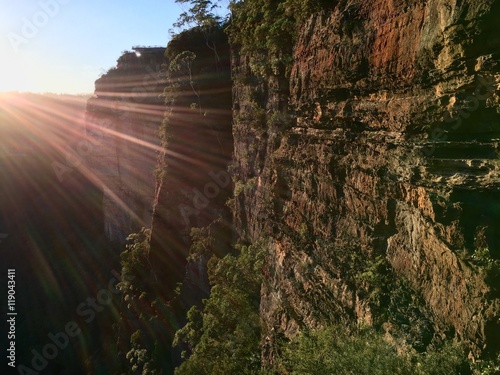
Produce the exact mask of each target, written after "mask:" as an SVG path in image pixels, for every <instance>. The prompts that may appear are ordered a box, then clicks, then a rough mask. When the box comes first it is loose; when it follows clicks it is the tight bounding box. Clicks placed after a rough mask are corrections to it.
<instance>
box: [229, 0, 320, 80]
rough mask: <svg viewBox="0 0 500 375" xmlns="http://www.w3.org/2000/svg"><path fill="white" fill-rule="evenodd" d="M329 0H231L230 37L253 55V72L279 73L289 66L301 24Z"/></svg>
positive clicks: (235, 43) (262, 73)
mask: <svg viewBox="0 0 500 375" xmlns="http://www.w3.org/2000/svg"><path fill="white" fill-rule="evenodd" d="M326 3H328V2H326V1H324V2H323V1H315V0H281V1H268V0H252V1H232V2H231V3H230V6H229V7H230V9H231V11H232V19H231V24H230V26H229V27H228V34H229V38H230V41H231V42H232V43H233V44H234V45H238V46H240V48H241V54H243V55H248V56H252V61H251V65H253V66H252V70H253V71H254V73H256V74H257V75H260V76H265V75H267V74H268V73H270V72H274V73H275V74H276V73H277V70H279V68H280V65H281V64H283V65H285V67H286V68H288V67H289V66H290V63H291V55H292V48H293V45H294V43H295V42H296V38H297V35H298V30H299V27H300V26H301V25H302V24H303V23H304V22H305V21H306V20H307V18H308V17H309V16H310V15H311V14H313V13H314V12H316V11H319V10H321V9H322V8H323V7H324V6H325V4H326Z"/></svg>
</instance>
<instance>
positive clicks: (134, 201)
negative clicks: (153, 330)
mask: <svg viewBox="0 0 500 375" xmlns="http://www.w3.org/2000/svg"><path fill="white" fill-rule="evenodd" d="M164 51H165V48H154V47H153V48H142V47H136V48H135V51H134V52H126V53H124V54H123V55H122V56H121V57H120V59H119V60H118V64H117V66H116V67H115V68H112V69H110V70H109V71H108V72H107V73H106V74H105V75H103V76H102V77H101V78H99V79H98V80H97V81H96V92H95V97H94V98H91V99H90V100H89V102H88V105H87V114H86V123H87V124H86V128H87V136H88V143H87V144H85V145H82V147H81V148H82V152H84V153H85V156H86V165H87V166H88V167H89V169H90V170H91V171H92V173H93V174H94V175H95V177H96V178H97V179H98V180H99V183H100V185H101V186H102V189H103V195H104V203H103V204H104V226H105V228H104V231H105V234H106V236H107V238H108V239H109V240H111V241H113V242H115V243H117V244H123V243H124V242H125V239H126V237H127V236H128V235H129V234H130V233H132V232H136V231H138V230H139V229H140V228H141V227H146V228H149V227H151V220H152V202H153V200H154V192H155V185H156V178H155V176H154V171H155V168H156V163H157V158H158V155H159V152H160V151H161V148H160V141H159V138H158V129H159V127H160V124H161V121H162V119H163V112H164V105H163V102H162V99H161V98H159V95H160V94H161V93H162V90H163V86H164V85H163V83H162V79H161V77H160V70H161V64H162V62H163V60H164V57H163V54H164Z"/></svg>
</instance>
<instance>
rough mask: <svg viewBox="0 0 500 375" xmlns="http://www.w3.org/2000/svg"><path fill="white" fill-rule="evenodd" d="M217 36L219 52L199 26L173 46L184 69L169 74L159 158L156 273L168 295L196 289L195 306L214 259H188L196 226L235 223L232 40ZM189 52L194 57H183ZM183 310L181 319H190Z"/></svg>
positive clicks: (222, 246)
mask: <svg viewBox="0 0 500 375" xmlns="http://www.w3.org/2000/svg"><path fill="white" fill-rule="evenodd" d="M211 37H212V38H213V40H212V41H213V43H214V44H213V45H214V46H216V51H217V54H216V55H214V52H213V51H212V50H211V49H209V48H207V40H206V35H205V34H204V33H203V31H202V30H200V29H196V28H195V29H192V30H188V31H184V32H182V33H180V34H179V35H177V36H176V37H175V38H174V39H173V40H172V41H170V43H169V45H168V47H167V52H166V56H167V58H168V59H169V61H171V62H174V63H176V64H177V68H175V69H174V68H172V69H171V70H170V72H169V73H168V74H169V82H168V83H167V89H166V97H167V102H168V103H167V107H166V108H167V109H166V116H165V120H164V125H163V130H162V133H161V135H160V136H161V137H162V139H163V146H164V151H163V153H162V154H161V155H160V158H159V169H160V170H161V171H162V173H161V176H160V178H159V179H158V185H157V188H156V195H155V199H154V202H153V209H154V217H153V223H152V238H151V259H152V264H153V268H154V272H155V274H156V275H157V276H158V278H159V279H160V280H163V282H164V283H165V288H163V293H164V295H165V297H166V298H167V299H171V298H173V297H174V296H175V293H174V289H175V287H176V284H177V283H179V282H182V281H184V287H187V289H188V290H189V291H188V290H184V291H183V292H184V293H183V297H182V298H181V299H189V300H190V302H186V306H188V307H190V306H191V305H192V304H193V303H197V304H199V303H200V301H201V298H204V297H206V296H207V295H208V292H209V286H208V279H207V276H206V268H205V266H206V261H207V259H204V260H202V259H197V260H194V261H192V262H190V263H187V258H188V256H189V251H190V250H189V248H190V246H191V240H190V232H191V229H192V228H198V227H207V226H209V225H211V223H212V222H213V221H214V220H217V219H219V218H221V219H223V221H225V222H226V224H225V225H223V226H225V227H226V228H227V227H228V225H227V224H228V221H229V214H228V209H227V207H226V206H225V203H226V200H227V199H228V197H229V196H230V194H231V190H232V182H231V177H230V175H229V174H228V173H227V167H228V163H229V161H230V160H231V155H232V151H233V137H232V133H231V71H230V67H229V61H230V59H229V45H228V42H227V37H226V36H225V35H224V33H223V32H222V30H218V31H216V32H214V33H213V35H212V36H211ZM186 54H189V55H190V56H192V57H194V59H193V60H192V61H188V60H183V59H182V58H181V57H182V56H188V55H186ZM173 65H174V64H171V66H172V67H173ZM215 226H216V225H214V226H213V227H212V229H213V231H212V233H211V234H210V233H209V234H210V235H212V236H215V237H218V238H221V237H226V238H225V239H223V240H222V241H221V242H225V243H219V244H218V245H217V246H216V248H217V249H218V250H219V251H220V252H221V253H224V252H226V251H227V248H228V246H229V243H230V241H231V235H230V234H227V233H226V235H223V236H221V235H220V234H218V235H215ZM209 232H210V231H209ZM184 302H185V301H184ZM181 310H182V309H181ZM179 315H180V316H181V317H182V318H181V319H183V318H184V316H185V314H184V313H181V314H179Z"/></svg>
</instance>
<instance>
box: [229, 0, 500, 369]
mask: <svg viewBox="0 0 500 375" xmlns="http://www.w3.org/2000/svg"><path fill="white" fill-rule="evenodd" d="M498 11H499V4H498V3H497V2H494V1H488V0H486V1H461V2H456V1H446V0H436V1H426V2H418V1H374V0H371V1H354V0H351V1H340V2H335V4H334V5H333V6H332V7H330V8H328V9H325V10H324V11H322V12H317V13H315V14H314V15H313V16H311V17H310V18H309V19H308V21H307V22H306V23H305V24H304V25H303V26H302V27H301V28H300V32H299V34H298V38H297V42H296V43H295V46H294V49H293V59H292V61H293V62H292V63H291V64H290V66H289V68H288V71H289V73H287V71H286V69H281V71H280V70H279V69H278V70H277V71H274V72H272V71H271V72H270V74H268V75H266V76H265V77H262V75H259V72H258V71H256V70H255V69H253V68H254V66H253V65H252V64H251V59H252V57H251V56H250V59H249V58H248V56H241V55H238V54H235V55H234V57H233V76H234V77H236V78H235V85H234V88H233V97H234V126H233V134H234V140H235V159H236V165H235V168H234V169H233V178H234V179H235V181H236V185H238V184H239V185H240V186H241V187H243V188H242V189H239V190H238V191H237V192H235V195H236V196H235V211H234V223H235V226H236V228H237V230H238V232H239V234H240V236H242V237H243V238H247V239H248V240H249V241H250V242H257V241H258V240H262V238H265V239H266V241H265V242H266V247H267V249H268V251H269V255H268V258H267V260H266V264H265V267H264V280H263V285H262V291H261V298H262V299H261V305H260V312H261V319H262V320H261V321H262V325H263V333H262V340H263V341H262V344H263V347H264V349H263V359H264V362H265V363H272V362H273V361H274V360H275V358H276V355H277V354H276V353H277V352H276V344H275V342H276V339H277V338H278V337H280V336H281V335H284V336H285V337H289V338H290V337H293V336H294V335H295V334H296V333H297V332H298V331H299V330H301V329H302V328H306V327H308V328H314V327H317V326H322V325H328V324H330V323H331V322H334V321H344V322H348V321H349V322H352V321H357V322H359V323H361V322H364V323H367V324H370V325H375V326H377V327H380V328H381V329H382V330H384V331H385V332H387V334H388V335H389V337H392V340H395V342H398V343H403V342H406V343H410V344H411V345H412V346H413V347H415V348H416V349H418V350H425V348H426V347H427V346H428V345H434V344H438V343H439V342H441V341H442V340H443V339H444V338H446V337H448V338H450V337H456V338H458V339H460V340H462V341H464V342H466V343H467V345H468V346H469V348H470V353H471V356H472V357H476V358H477V357H478V356H480V355H481V353H486V352H489V353H494V352H496V351H498V349H500V348H499V345H500V342H499V340H498V337H499V334H500V325H499V323H498V316H499V315H498V314H499V300H498V297H499V294H498V292H499V289H498V288H499V284H498V280H497V279H496V278H495V277H496V276H497V274H498V271H497V270H496V269H495V268H494V267H490V266H488V264H490V265H491V264H494V261H495V259H498V258H499V257H500V248H499V245H500V243H499V240H500V237H499V234H498V229H499V223H500V221H499V220H498V219H499V214H500V207H499V206H498V204H497V202H498V199H499V198H500V193H499V190H498V188H499V175H498V173H499V163H498V152H499V149H498V139H499V135H500V128H499V125H498V124H499V114H498V99H499V97H498V83H499V79H500V75H499V65H498V62H499V60H498V55H497V49H498V46H499V43H500V39H499V38H498V35H499V33H498V31H499V25H500V23H499V22H498ZM254 56H255V55H254ZM252 69H253V70H252Z"/></svg>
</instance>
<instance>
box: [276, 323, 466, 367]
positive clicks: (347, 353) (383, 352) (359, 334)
mask: <svg viewBox="0 0 500 375" xmlns="http://www.w3.org/2000/svg"><path fill="white" fill-rule="evenodd" d="M278 367H281V369H279V372H285V373H288V374H295V375H299V374H308V375H315V374H318V375H325V374H331V375H337V374H338V375H347V374H352V375H364V374H366V375H377V374H380V375H386V374H401V375H405V374H408V375H410V374H411V375H415V374H416V375H453V374H469V373H470V370H469V366H468V363H467V360H466V358H465V356H464V355H463V353H462V351H461V350H460V349H459V348H458V347H456V346H453V345H452V344H447V345H445V346H444V347H443V349H442V350H440V351H431V352H428V353H425V354H416V353H412V354H407V355H399V354H398V353H397V351H396V348H395V347H394V346H392V345H391V344H389V343H388V342H387V341H385V340H384V337H383V335H382V334H380V333H378V332H376V331H375V330H374V329H372V328H367V327H364V328H354V329H352V330H349V329H348V328H345V326H340V325H338V326H332V327H328V328H323V329H318V330H315V331H309V332H304V333H302V334H300V335H298V336H297V337H296V338H295V339H294V340H292V341H291V342H289V343H288V344H286V345H285V347H284V351H283V359H282V363H281V364H279V365H278Z"/></svg>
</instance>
